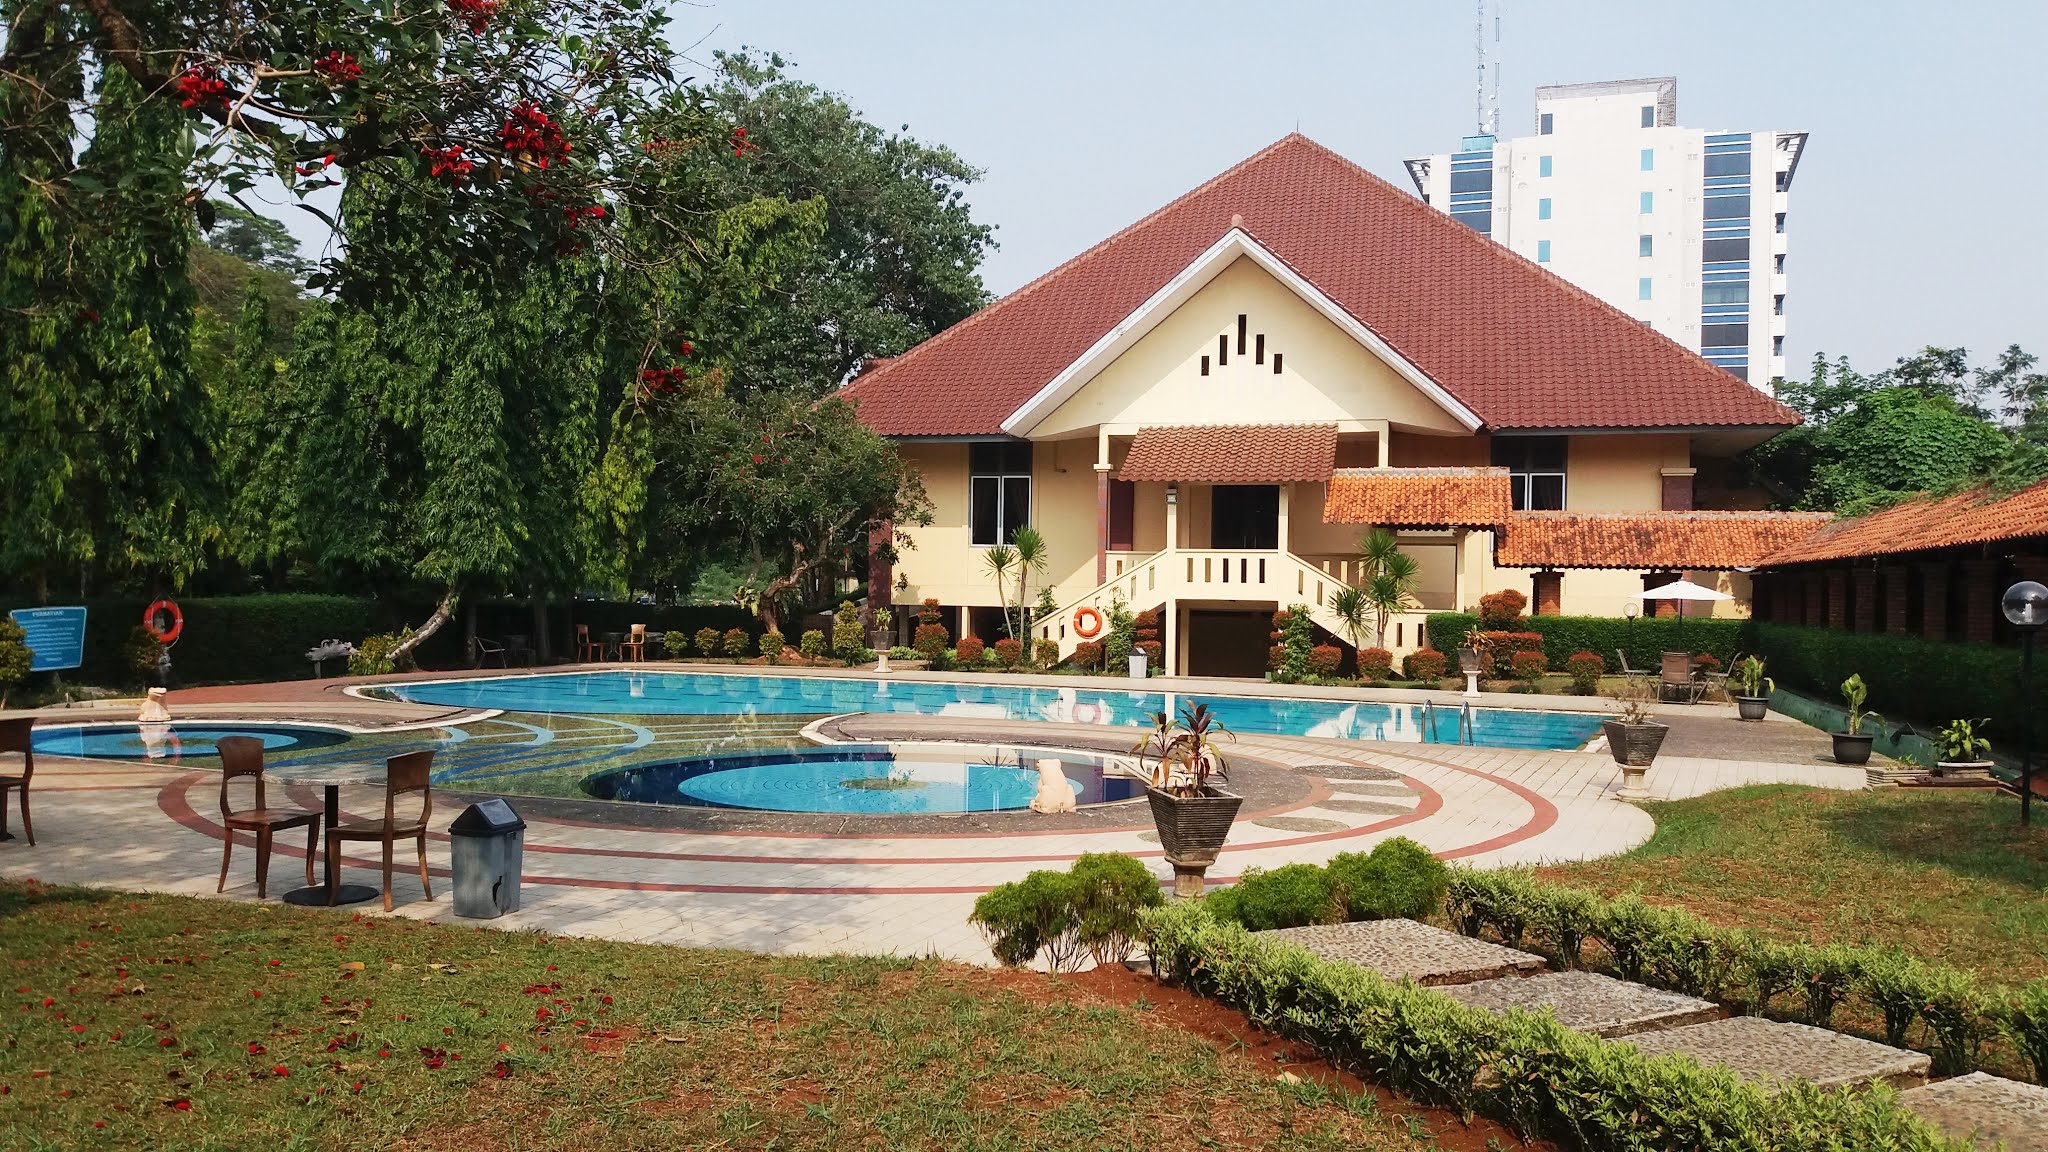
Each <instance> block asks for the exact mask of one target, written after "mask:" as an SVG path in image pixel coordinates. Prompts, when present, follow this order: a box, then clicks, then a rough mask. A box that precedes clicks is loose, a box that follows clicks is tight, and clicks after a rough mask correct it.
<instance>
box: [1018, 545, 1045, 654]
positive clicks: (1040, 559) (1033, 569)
mask: <svg viewBox="0 0 2048 1152" xmlns="http://www.w3.org/2000/svg"><path fill="white" fill-rule="evenodd" d="M1010 547H1012V548H1014V549H1016V551H1017V626H1016V628H1015V629H1014V630H1013V631H1012V632H1011V633H1010V635H1012V636H1015V637H1017V638H1018V639H1019V640H1029V639H1030V638H1031V621H1030V620H1029V619H1028V618H1027V617H1026V616H1025V605H1026V604H1027V603H1029V601H1030V583H1031V577H1032V576H1033V575H1034V574H1035V575H1039V576H1043V575H1045V567H1046V564H1047V562H1048V557H1047V555H1046V548H1045V534H1044V533H1042V532H1040V531H1039V530H1038V529H1036V528H1033V527H1032V526H1031V525H1029V524H1025V525H1023V526H1021V527H1019V528H1018V529H1017V530H1016V531H1014V532H1012V533H1010Z"/></svg>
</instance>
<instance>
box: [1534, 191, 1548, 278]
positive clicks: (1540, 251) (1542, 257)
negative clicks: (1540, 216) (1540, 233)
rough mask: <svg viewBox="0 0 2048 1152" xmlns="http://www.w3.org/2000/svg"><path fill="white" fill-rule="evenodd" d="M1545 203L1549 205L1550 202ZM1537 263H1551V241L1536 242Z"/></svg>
mask: <svg viewBox="0 0 2048 1152" xmlns="http://www.w3.org/2000/svg"><path fill="white" fill-rule="evenodd" d="M1544 203H1546V204H1547V203H1549V201H1547V200H1546V201H1544ZM1536 262H1537V263H1538V264H1548V263H1550V241H1548V240H1538V241H1537V242H1536Z"/></svg>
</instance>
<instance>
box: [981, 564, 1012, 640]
mask: <svg viewBox="0 0 2048 1152" xmlns="http://www.w3.org/2000/svg"><path fill="white" fill-rule="evenodd" d="M981 566H982V567H984V568H986V569H988V573H989V575H990V576H991V577H993V578H994V579H995V582H996V603H997V604H998V605H1000V606H1001V607H1002V610H1003V630H1004V631H1005V632H1008V633H1009V634H1010V635H1012V636H1015V635H1016V634H1017V633H1016V630H1015V628H1014V626H1013V625H1012V623H1011V616H1010V569H1012V568H1014V567H1016V566H1017V550H1016V549H1015V548H1012V547H1010V546H1009V545H1008V544H997V545H995V546H993V547H991V548H988V549H986V550H985V551H983V552H982V554H981Z"/></svg>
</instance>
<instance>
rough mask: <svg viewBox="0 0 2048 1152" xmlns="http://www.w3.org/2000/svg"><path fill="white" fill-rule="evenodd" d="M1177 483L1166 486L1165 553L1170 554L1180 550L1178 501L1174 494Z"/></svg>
mask: <svg viewBox="0 0 2048 1152" xmlns="http://www.w3.org/2000/svg"><path fill="white" fill-rule="evenodd" d="M1177 487H1178V486H1177V485H1174V484H1168V485H1167V486H1166V553H1167V555H1169V556H1171V555H1172V554H1173V553H1175V552H1177V551H1179V550H1180V501H1179V498H1178V496H1177V495H1176V489H1177Z"/></svg>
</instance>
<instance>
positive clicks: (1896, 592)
mask: <svg viewBox="0 0 2048 1152" xmlns="http://www.w3.org/2000/svg"><path fill="white" fill-rule="evenodd" d="M1877 574H1878V575H1879V576H1880V577H1882V578H1883V579H1884V630H1885V631H1887V632H1889V633H1891V634H1892V635H1894V636H1904V635H1905V634H1906V608H1907V605H1908V604H1909V602H1910V601H1909V600H1908V599H1907V596H1908V593H1909V592H1910V590H1911V588H1912V573H1911V571H1910V570H1909V569H1907V567H1906V566H1905V565H1904V564H1887V565H1885V566H1884V567H1882V568H1879V569H1878V570H1877Z"/></svg>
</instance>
